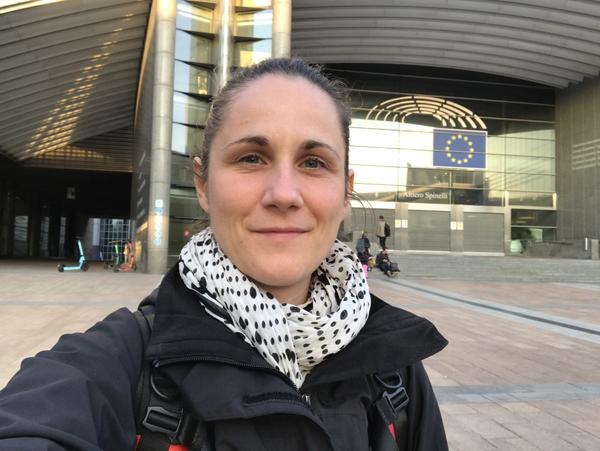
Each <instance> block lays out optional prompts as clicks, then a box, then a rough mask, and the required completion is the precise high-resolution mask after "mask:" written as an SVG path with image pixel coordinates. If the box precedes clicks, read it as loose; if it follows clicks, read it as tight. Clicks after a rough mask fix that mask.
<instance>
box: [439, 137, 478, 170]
mask: <svg viewBox="0 0 600 451" xmlns="http://www.w3.org/2000/svg"><path fill="white" fill-rule="evenodd" d="M486 140H487V132H480V131H473V130H449V129H437V128H436V129H434V130H433V165H434V166H445V167H452V168H477V169H485V146H486Z"/></svg>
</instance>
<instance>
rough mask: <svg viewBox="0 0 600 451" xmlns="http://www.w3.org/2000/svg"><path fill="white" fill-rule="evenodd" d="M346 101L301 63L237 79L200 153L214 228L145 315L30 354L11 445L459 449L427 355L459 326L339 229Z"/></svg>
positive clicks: (115, 316)
mask: <svg viewBox="0 0 600 451" xmlns="http://www.w3.org/2000/svg"><path fill="white" fill-rule="evenodd" d="M345 99H346V94H345V92H344V91H342V90H341V88H340V86H339V85H338V84H337V83H336V82H333V81H330V80H328V79H327V78H325V77H324V76H323V75H322V73H321V72H319V71H318V70H317V69H315V68H313V67H310V66H308V65H307V64H306V63H305V62H303V61H302V60H299V59H270V60H266V61H263V62H262V63H259V64H258V65H256V66H252V67H249V68H245V69H240V70H239V71H237V72H236V73H235V74H234V75H233V77H232V79H231V80H230V81H229V82H228V83H227V84H226V86H225V87H224V88H223V89H222V90H221V92H220V93H219V94H218V95H217V96H216V97H215V98H214V100H213V103H212V107H211V111H210V114H209V118H208V120H207V123H206V127H205V130H204V142H203V144H202V146H201V149H200V154H199V155H198V156H197V157H194V158H193V169H194V173H195V186H196V190H197V195H198V199H199V203H200V206H201V207H202V209H203V210H204V211H205V212H206V213H207V214H208V216H209V225H208V226H207V227H206V228H205V229H203V230H202V231H201V232H199V233H198V234H196V235H194V236H192V238H191V239H190V241H189V242H188V243H187V244H186V245H185V246H184V248H183V249H182V251H181V254H180V258H179V261H178V263H177V264H176V265H175V266H174V267H172V268H171V269H170V270H169V271H168V272H167V273H166V274H165V276H164V278H163V280H162V282H161V284H160V286H159V287H158V289H157V290H155V292H153V294H152V295H151V296H150V297H149V298H148V299H147V300H146V301H145V302H144V305H143V306H142V307H141V309H142V310H143V311H145V312H146V315H147V316H146V320H144V321H147V323H140V322H139V321H138V320H139V318H140V316H139V315H137V316H136V315H134V314H132V313H131V312H130V311H128V310H126V309H120V310H117V311H116V312H114V313H112V314H111V315H109V316H108V317H107V318H106V319H105V320H103V321H101V322H100V323H98V324H97V325H96V326H94V327H93V328H91V329H90V330H89V331H87V332H85V333H83V334H73V335H66V336H63V337H61V338H60V340H59V342H58V343H57V344H56V345H55V346H54V347H53V348H52V349H51V350H49V351H45V352H42V353H40V354H38V355H37V356H36V357H34V358H31V359H27V360H25V361H24V363H23V365H22V367H21V370H20V371H19V372H18V373H17V374H16V375H15V376H14V377H13V379H12V380H11V381H10V382H9V383H8V385H7V387H6V388H5V389H4V390H2V391H1V392H0V450H1V451H9V450H10V451H24V450H28V451H42V450H44V451H45V450H48V451H49V450H52V451H61V450H79V451H100V450H133V449H135V448H136V446H137V447H138V450H144V449H159V448H160V447H159V446H158V445H157V443H158V441H159V440H163V441H164V445H163V446H162V448H160V449H167V448H168V449H174V448H177V449H182V450H183V449H189V450H190V451H193V450H200V449H203V450H204V449H211V450H224V449H227V450H251V451H260V450H267V449H269V450H283V449H285V450H291V451H295V450H311V451H321V450H331V451H334V450H335V451H344V450H346V451H350V450H357V451H367V450H373V451H378V450H383V449H395V448H396V446H397V445H396V444H395V443H394V442H396V443H398V444H400V446H401V447H403V448H402V449H409V450H420V451H432V450H447V449H448V447H447V443H446V438H445V434H444V428H443V425H442V418H441V415H440V412H439V408H438V405H437V402H436V399H435V396H434V393H433V390H432V388H431V385H430V383H429V380H428V377H427V374H426V372H425V369H424V367H423V364H422V362H421V361H422V360H423V359H424V358H426V357H429V356H430V355H432V354H434V353H436V352H438V351H439V350H441V349H442V348H443V347H444V346H445V345H446V341H445V339H444V338H443V337H442V336H441V335H440V334H439V333H438V332H437V330H436V329H435V327H434V326H433V325H432V324H431V323H429V322H428V321H427V320H425V319H423V318H419V317H416V316H414V315H412V314H410V313H408V312H406V311H404V310H401V309H399V308H396V307H393V306H391V305H389V304H387V303H385V302H384V301H383V300H381V299H379V298H378V297H377V296H375V295H374V294H372V293H370V291H369V287H368V284H367V282H366V279H365V276H364V274H363V271H362V269H361V264H360V262H359V260H358V258H357V257H356V254H355V253H354V252H353V251H352V249H350V248H349V247H347V246H346V245H344V244H343V243H341V242H340V241H337V240H336V239H335V237H336V233H337V231H338V228H339V226H340V224H341V221H342V220H343V218H344V214H345V210H346V207H347V206H348V204H349V202H350V193H351V191H352V186H353V179H354V174H353V171H352V170H349V169H348V149H349V146H348V136H349V122H350V110H349V107H348V105H347V103H346V102H345ZM150 313H151V314H152V316H149V315H150ZM150 323H152V327H151V328H150V326H149V324H150ZM148 329H150V330H148ZM147 334H149V335H150V336H149V338H147V339H145V338H144V336H145V335H147ZM341 351H343V352H341ZM145 374H150V376H149V379H147V381H148V383H147V384H139V381H140V378H141V376H140V375H145ZM142 380H144V381H146V379H142ZM148 398H149V399H150V401H152V402H154V401H155V402H156V404H155V405H149V404H147V399H148ZM172 405H178V406H179V408H177V409H173V408H171V407H170V406H172ZM140 406H142V407H143V406H149V407H146V408H145V409H142V415H141V416H138V417H137V418H138V419H137V424H136V411H137V412H138V413H139V412H140ZM136 434H137V435H138V436H137V438H136ZM136 443H137V445H136ZM184 445H185V446H184ZM390 447H391V448H390Z"/></svg>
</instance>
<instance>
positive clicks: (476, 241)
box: [463, 213, 504, 253]
mask: <svg viewBox="0 0 600 451" xmlns="http://www.w3.org/2000/svg"><path fill="white" fill-rule="evenodd" d="M463 221H464V226H465V231H464V238H463V250H464V251H465V252H501V253H504V215H503V214H502V213H464V216H463Z"/></svg>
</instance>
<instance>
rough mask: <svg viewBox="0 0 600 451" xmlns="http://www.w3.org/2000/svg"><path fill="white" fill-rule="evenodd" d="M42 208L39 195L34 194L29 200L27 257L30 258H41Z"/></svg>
mask: <svg viewBox="0 0 600 451" xmlns="http://www.w3.org/2000/svg"><path fill="white" fill-rule="evenodd" d="M41 207H42V205H41V202H40V198H39V195H38V193H35V192H34V193H32V195H31V197H30V199H29V221H28V222H29V223H28V225H27V255H28V256H29V257H39V255H40V226H41V220H42V218H41V214H40V213H41Z"/></svg>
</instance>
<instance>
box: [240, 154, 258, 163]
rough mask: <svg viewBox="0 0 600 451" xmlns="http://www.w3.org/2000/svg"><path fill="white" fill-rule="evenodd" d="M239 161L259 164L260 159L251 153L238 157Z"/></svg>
mask: <svg viewBox="0 0 600 451" xmlns="http://www.w3.org/2000/svg"><path fill="white" fill-rule="evenodd" d="M240 162H241V163H247V164H259V163H260V162H261V159H260V157H259V156H258V155H256V154H251V155H244V156H243V157H242V158H240Z"/></svg>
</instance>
